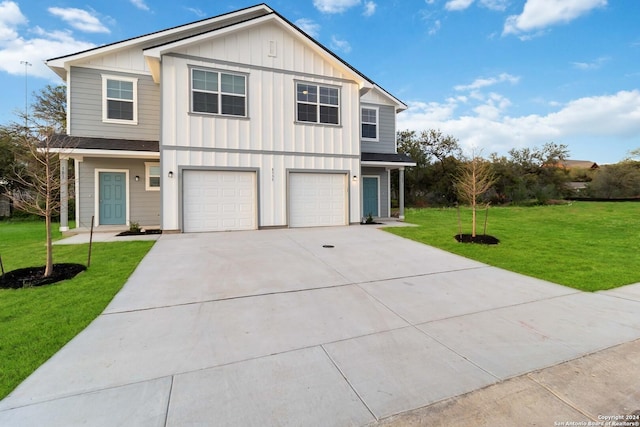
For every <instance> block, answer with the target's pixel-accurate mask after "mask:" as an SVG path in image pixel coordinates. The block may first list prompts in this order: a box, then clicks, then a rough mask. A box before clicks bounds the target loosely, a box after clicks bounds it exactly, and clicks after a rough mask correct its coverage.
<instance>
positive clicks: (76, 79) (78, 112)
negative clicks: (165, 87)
mask: <svg viewBox="0 0 640 427" xmlns="http://www.w3.org/2000/svg"><path fill="white" fill-rule="evenodd" d="M102 74H108V75H115V76H118V75H121V76H124V77H135V78H138V104H137V105H138V124H137V125H126V124H117V123H103V122H102ZM71 86H72V90H71V92H70V95H71V99H70V104H69V108H70V113H71V121H70V129H69V134H70V135H73V136H87V137H98V138H121V139H137V140H147V141H157V140H159V138H160V87H159V86H158V85H156V84H155V83H154V82H153V80H152V79H151V76H147V75H137V74H124V73H117V72H113V71H104V70H95V69H91V68H80V67H71Z"/></svg>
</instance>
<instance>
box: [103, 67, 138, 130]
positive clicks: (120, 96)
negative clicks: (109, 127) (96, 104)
mask: <svg viewBox="0 0 640 427" xmlns="http://www.w3.org/2000/svg"><path fill="white" fill-rule="evenodd" d="M102 102H103V103H102V121H104V122H108V123H125V124H134V125H135V124H137V123H138V79H136V78H130V77H123V76H107V75H103V76H102Z"/></svg>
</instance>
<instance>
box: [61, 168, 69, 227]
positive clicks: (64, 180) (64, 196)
mask: <svg viewBox="0 0 640 427" xmlns="http://www.w3.org/2000/svg"><path fill="white" fill-rule="evenodd" d="M68 230H69V159H67V158H62V157H60V231H68Z"/></svg>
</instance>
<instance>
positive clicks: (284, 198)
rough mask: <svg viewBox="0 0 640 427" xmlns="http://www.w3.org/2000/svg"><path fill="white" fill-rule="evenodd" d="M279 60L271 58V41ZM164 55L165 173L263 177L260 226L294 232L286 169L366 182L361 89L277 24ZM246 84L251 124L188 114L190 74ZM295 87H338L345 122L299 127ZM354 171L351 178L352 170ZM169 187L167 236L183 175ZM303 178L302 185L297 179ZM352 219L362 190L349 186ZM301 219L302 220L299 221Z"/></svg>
mask: <svg viewBox="0 0 640 427" xmlns="http://www.w3.org/2000/svg"><path fill="white" fill-rule="evenodd" d="M271 41H273V42H275V46H276V48H275V49H276V55H275V56H270V50H269V49H270V42H271ZM181 49H182V50H180V51H176V52H173V53H171V54H168V55H164V56H163V57H162V63H161V66H162V82H161V84H162V93H163V96H162V102H163V105H162V113H163V120H162V127H163V128H162V168H163V170H162V174H163V176H164V177H166V176H168V172H169V171H173V172H174V173H176V172H177V171H179V170H186V169H188V168H189V167H199V168H252V169H255V170H257V171H258V172H259V174H258V177H259V179H258V182H257V191H258V196H259V197H257V200H258V203H259V206H258V207H257V212H258V219H257V220H258V223H257V227H286V226H290V224H289V220H290V215H289V212H288V211H289V208H290V206H289V205H288V202H289V198H288V192H289V190H290V188H289V186H288V177H287V171H291V170H305V171H308V172H313V171H314V170H316V171H317V172H319V173H325V172H331V171H333V172H335V171H341V173H343V175H346V176H348V177H352V176H353V175H357V176H359V175H360V110H359V106H360V92H359V89H360V88H359V83H358V82H357V81H355V80H354V78H353V75H347V74H346V72H345V71H344V70H342V69H339V67H336V66H335V64H333V63H331V62H330V61H329V60H327V58H326V57H323V56H322V55H320V54H318V53H317V52H316V51H314V50H313V49H311V48H310V47H309V46H308V45H307V44H305V43H303V42H302V41H301V40H300V39H299V38H296V37H294V36H293V35H292V34H291V33H289V32H288V31H287V30H286V29H284V28H283V27H281V26H279V25H277V24H275V23H265V24H263V25H259V26H256V27H252V28H250V29H248V30H247V31H244V32H238V33H230V34H225V35H224V36H221V37H217V38H213V39H210V40H206V41H203V42H201V43H199V44H197V45H191V46H187V47H184V48H181ZM192 67H202V68H205V69H212V70H216V71H223V72H224V71H229V72H235V73H241V74H243V75H246V76H247V117H242V118H235V117H226V116H224V117H223V116H215V115H206V114H194V113H192V112H190V83H189V82H190V74H189V73H190V69H191V68H192ZM296 82H306V83H316V84H319V85H328V86H332V87H337V88H339V91H340V124H339V125H338V126H335V125H318V124H309V123H297V122H296V115H295V113H296ZM345 171H347V173H346V174H345V173H344V172H345ZM177 178H178V179H165V180H164V181H163V185H164V189H163V207H162V212H163V229H165V230H179V229H181V225H182V224H181V221H180V217H181V212H180V209H179V207H178V205H179V204H178V203H175V201H176V200H178V201H179V200H182V197H183V195H182V193H181V192H182V188H181V186H180V179H181V177H179V176H178V177H177ZM294 179H295V178H294ZM344 182H345V183H344V187H345V188H346V190H345V191H346V192H345V193H344V195H343V196H344V199H345V206H346V207H345V210H344V211H343V212H346V213H345V216H346V220H344V221H343V222H342V223H349V222H359V220H360V208H359V206H360V202H359V198H360V188H359V182H353V181H352V180H351V179H346V178H344ZM295 217H297V216H296V215H294V218H295Z"/></svg>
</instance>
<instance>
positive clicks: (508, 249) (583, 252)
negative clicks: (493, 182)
mask: <svg viewBox="0 0 640 427" xmlns="http://www.w3.org/2000/svg"><path fill="white" fill-rule="evenodd" d="M405 216H406V219H405V221H407V222H408V223H413V224H417V225H418V227H400V228H388V229H387V231H388V232H390V233H393V234H396V235H398V236H402V237H406V238H409V239H412V240H415V241H418V242H421V243H425V244H428V245H431V246H434V247H437V248H440V249H443V250H446V251H448V252H452V253H455V254H458V255H462V256H464V257H467V258H471V259H474V260H476V261H480V262H483V263H486V264H489V265H492V266H495V267H500V268H504V269H506V270H510V271H514V272H516V273H521V274H524V275H527V276H532V277H536V278H539V279H543V280H547V281H550V282H553V283H557V284H561V285H565V286H569V287H572V288H575V289H579V290H583V291H588V292H595V291H599V290H606V289H612V288H616V287H619V286H624V285H628V284H632V283H638V282H640V268H638V267H639V266H640V203H639V202H573V203H570V204H566V205H554V206H534V207H491V208H490V209H489V214H488V226H487V234H488V235H492V236H495V237H497V238H498V239H500V244H498V245H495V246H485V245H477V244H467V243H458V242H457V241H456V240H455V239H454V236H455V235H456V234H458V232H459V226H458V211H457V209H455V208H444V209H436V208H425V209H407V211H406V214H405ZM460 216H461V220H462V221H461V222H462V232H463V233H470V232H471V211H470V209H468V208H462V209H461V210H460ZM484 221H485V213H484V211H481V212H479V214H478V234H482V232H483V227H484Z"/></svg>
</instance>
